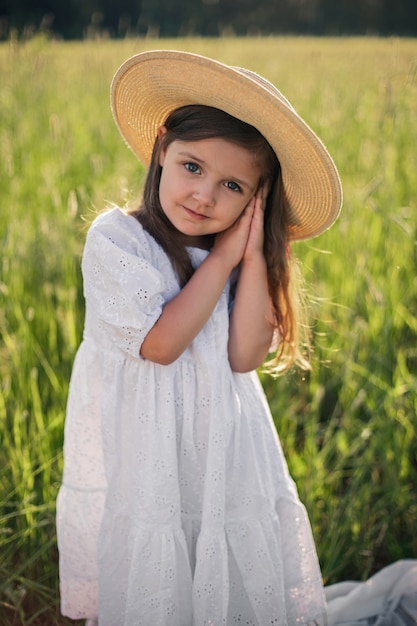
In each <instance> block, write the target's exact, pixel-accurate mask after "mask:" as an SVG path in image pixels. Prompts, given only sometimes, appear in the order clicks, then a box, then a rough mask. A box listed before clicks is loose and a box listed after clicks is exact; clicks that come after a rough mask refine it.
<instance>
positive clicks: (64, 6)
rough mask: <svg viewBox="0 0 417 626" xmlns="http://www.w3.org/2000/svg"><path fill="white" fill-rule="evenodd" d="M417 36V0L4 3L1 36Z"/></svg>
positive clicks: (8, 0)
mask: <svg viewBox="0 0 417 626" xmlns="http://www.w3.org/2000/svg"><path fill="white" fill-rule="evenodd" d="M42 31H43V32H46V33H48V34H50V35H53V36H56V37H62V38H64V39H80V38H84V37H89V36H103V35H107V36H110V37H126V36H130V35H131V36H146V35H157V36H160V37H176V36H186V35H201V36H214V37H216V36H221V35H224V34H229V35H248V34H249V35H250V34H261V35H269V34H282V33H300V34H314V35H364V34H375V35H382V36H386V35H400V36H416V35H417V6H416V0H36V1H35V2H34V0H0V38H3V39H4V38H7V37H9V36H10V34H11V33H15V34H17V35H18V36H25V35H26V36H29V35H30V34H32V33H34V32H42Z"/></svg>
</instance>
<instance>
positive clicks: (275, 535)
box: [57, 51, 341, 626]
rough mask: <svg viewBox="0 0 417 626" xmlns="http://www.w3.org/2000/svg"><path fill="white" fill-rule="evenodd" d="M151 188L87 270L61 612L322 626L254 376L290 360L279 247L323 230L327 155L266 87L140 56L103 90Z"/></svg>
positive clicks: (92, 250)
mask: <svg viewBox="0 0 417 626" xmlns="http://www.w3.org/2000/svg"><path fill="white" fill-rule="evenodd" d="M112 108H113V114H114V117H115V120H116V122H117V124H118V127H119V129H120V131H121V133H122V135H123V137H124V138H125V140H126V141H127V143H128V144H129V146H130V147H131V148H132V149H133V151H134V152H135V153H136V154H137V155H138V157H139V158H140V159H141V160H142V161H144V162H145V163H147V164H148V163H149V172H148V176H147V179H146V183H145V188H144V196H143V201H142V204H141V206H140V207H139V208H138V209H137V210H135V211H133V212H130V213H128V212H124V211H122V210H120V209H117V208H116V209H113V210H110V211H108V212H106V213H104V214H102V215H100V216H99V217H98V218H97V219H96V220H95V222H94V223H93V225H92V226H91V228H90V230H89V233H88V237H87V242H86V246H85V252H84V257H83V266H82V267H83V276H84V288H85V298H86V320H85V332H84V339H83V342H82V344H81V346H80V349H79V351H78V354H77V357H76V361H75V364H74V371H73V375H72V380H71V387H70V394H69V400H68V412H67V419H66V426H65V447H64V461H65V470H64V478H63V486H62V487H61V490H60V493H59V496H58V502H57V508H58V513H57V522H58V542H59V550H60V584H61V597H62V612H63V614H64V615H67V616H69V617H72V618H90V619H98V623H99V624H100V626H122V625H123V626H139V625H143V626H165V625H166V626H192V625H193V626H203V625H207V626H208V625H209V624H210V625H213V626H221V625H227V626H229V625H233V624H252V625H257V626H266V625H268V626H269V625H272V624H280V625H284V624H287V625H288V626H295V625H297V624H313V623H315V624H325V620H326V617H325V601H324V595H323V588H322V580H321V574H320V570H319V565H318V561H317V556H316V552H315V548H314V543H313V539H312V535H311V529H310V525H309V521H308V518H307V515H306V512H305V509H304V507H303V505H302V504H301V503H300V501H299V499H298V495H297V491H296V488H295V485H294V483H293V481H292V479H291V478H290V476H289V473H288V469H287V467H286V463H285V460H284V457H283V453H282V450H281V447H280V444H279V441H278V438H277V435H276V431H275V428H274V424H273V421H272V418H271V415H270V412H269V409H268V406H267V403H266V400H265V397H264V394H263V392H262V388H261V385H260V383H259V381H258V379H257V377H256V374H255V373H254V370H255V369H256V368H257V367H259V366H260V365H261V364H262V363H263V362H264V361H265V359H266V357H267V355H268V354H269V353H271V352H272V353H273V354H272V355H271V358H270V359H269V361H268V363H269V368H270V369H272V370H273V371H275V372H280V371H283V370H285V369H287V368H288V367H290V366H291V365H292V364H293V363H296V362H300V363H303V356H302V350H301V349H300V345H299V344H300V337H299V323H298V311H297V297H296V295H297V294H296V290H295V289H294V284H293V278H292V272H291V265H292V262H291V259H290V255H289V251H288V244H289V242H290V241H291V240H294V239H303V238H307V237H313V236H315V235H318V234H319V233H321V232H323V231H324V230H325V229H326V228H328V227H329V226H330V225H331V224H332V223H333V221H334V220H335V219H336V217H337V215H338V213H339V210H340V205H341V187H340V182H339V177H338V174H337V171H336V168H335V166H334V164H333V162H332V160H331V158H330V156H329V155H328V153H327V151H326V149H325V148H324V146H323V144H322V143H321V142H320V140H319V139H318V138H317V137H316V135H315V134H314V133H313V132H312V131H311V130H310V128H309V127H308V126H307V125H306V124H305V123H304V122H303V121H302V120H301V119H300V117H299V116H298V115H297V114H296V112H295V111H294V109H293V108H292V107H291V105H290V104H289V103H288V101H287V100H286V99H285V98H284V97H283V96H282V95H281V94H280V93H279V92H278V91H277V90H276V89H275V87H273V86H272V85H271V84H270V83H268V82H267V81H265V80H264V79H262V78H261V77H259V76H257V75H256V74H253V73H252V72H248V71H247V70H243V69H239V68H233V67H228V66H225V65H223V64H221V63H218V62H216V61H213V60H210V59H207V58H204V57H201V56H198V55H193V54H189V53H183V52H175V51H153V52H146V53H142V54H139V55H136V56H134V57H133V58H131V59H129V60H128V61H126V63H124V64H123V65H122V67H121V68H120V69H119V71H118V72H117V73H116V75H115V77H114V80H113V85H112Z"/></svg>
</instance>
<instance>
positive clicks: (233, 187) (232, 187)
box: [226, 180, 241, 191]
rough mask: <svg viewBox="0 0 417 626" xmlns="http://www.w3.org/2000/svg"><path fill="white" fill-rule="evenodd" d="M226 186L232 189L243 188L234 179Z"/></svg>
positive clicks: (239, 189)
mask: <svg viewBox="0 0 417 626" xmlns="http://www.w3.org/2000/svg"><path fill="white" fill-rule="evenodd" d="M226 187H227V188H228V189H230V190H231V191H241V188H240V187H239V185H238V184H237V183H234V182H233V181H232V180H228V181H227V183H226Z"/></svg>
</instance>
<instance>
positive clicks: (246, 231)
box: [211, 196, 256, 270]
mask: <svg viewBox="0 0 417 626" xmlns="http://www.w3.org/2000/svg"><path fill="white" fill-rule="evenodd" d="M255 204H256V199H255V196H254V197H253V198H252V200H250V202H249V203H248V205H247V206H246V208H245V209H244V211H243V213H242V214H241V215H240V217H239V218H238V219H237V220H236V222H235V223H234V224H232V225H231V226H230V227H229V228H228V229H227V230H224V231H223V232H221V233H218V234H217V235H216V237H215V240H214V245H213V250H212V253H211V254H214V255H220V256H221V257H222V258H223V259H224V262H225V263H226V265H228V266H229V267H230V269H231V270H232V269H233V268H234V267H236V265H239V263H240V261H241V260H242V258H243V256H244V254H245V250H246V247H247V244H248V240H249V235H250V230H251V224H252V218H253V215H254V210H255Z"/></svg>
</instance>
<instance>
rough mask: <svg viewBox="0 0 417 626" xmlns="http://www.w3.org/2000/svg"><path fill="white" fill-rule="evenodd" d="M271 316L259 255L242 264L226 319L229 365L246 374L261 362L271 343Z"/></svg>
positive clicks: (262, 259)
mask: <svg viewBox="0 0 417 626" xmlns="http://www.w3.org/2000/svg"><path fill="white" fill-rule="evenodd" d="M273 330H274V327H273V314H272V307H271V301H270V297H269V291H268V279H267V271H266V262H265V259H264V257H263V256H262V255H259V257H257V258H256V259H255V258H254V259H251V260H250V261H247V262H246V261H243V263H242V267H241V272H240V276H239V280H238V284H237V289H236V296H235V302H234V306H233V311H232V314H231V318H230V330H229V346H228V350H229V362H230V366H231V368H232V369H233V370H234V371H236V372H247V371H251V370H254V369H256V368H257V367H259V366H260V365H261V364H262V363H263V362H264V360H265V358H266V356H267V354H268V351H269V348H270V346H271V342H272V335H273Z"/></svg>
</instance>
